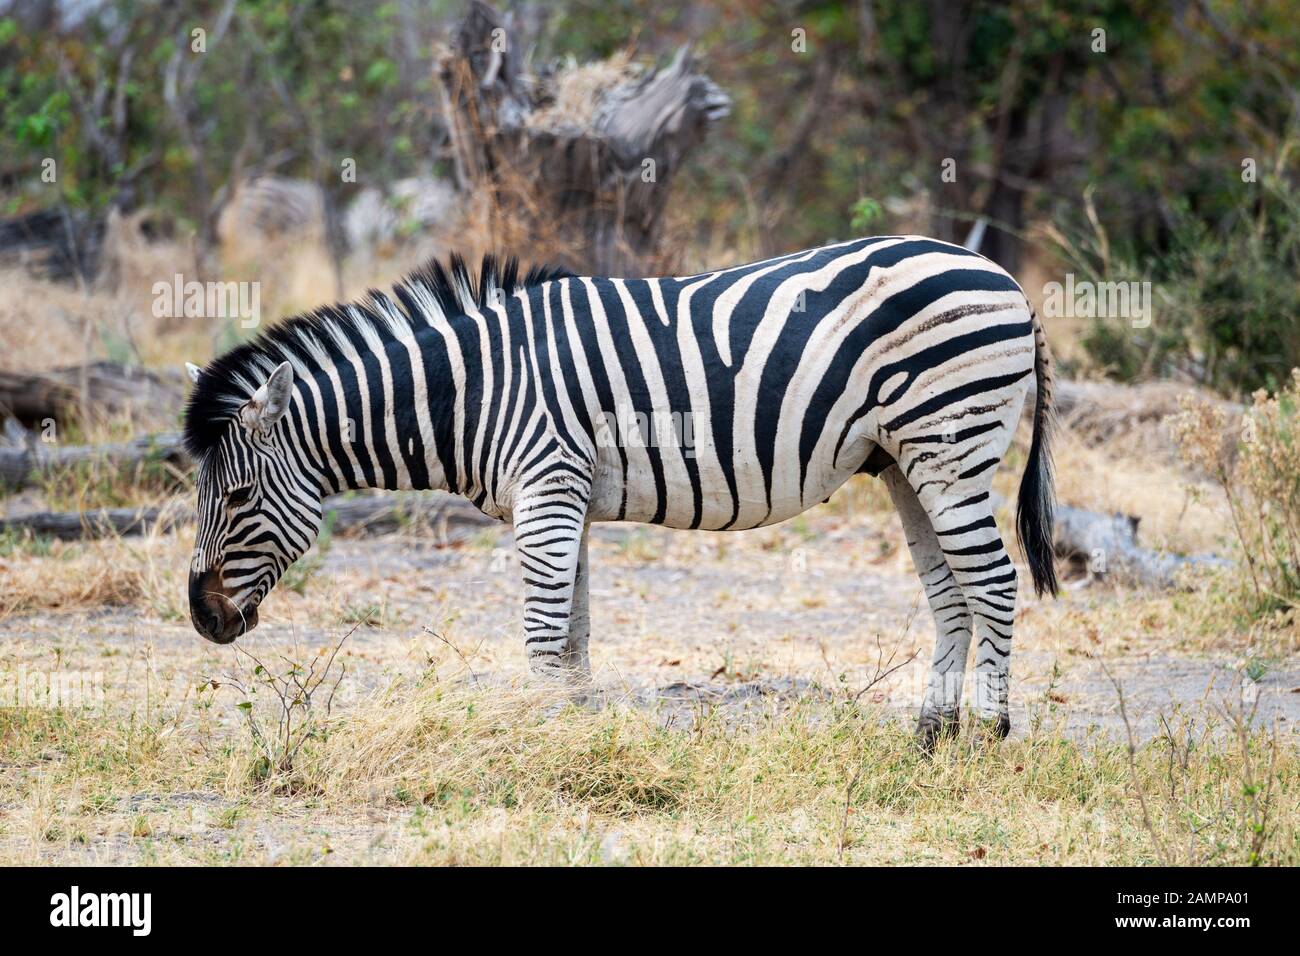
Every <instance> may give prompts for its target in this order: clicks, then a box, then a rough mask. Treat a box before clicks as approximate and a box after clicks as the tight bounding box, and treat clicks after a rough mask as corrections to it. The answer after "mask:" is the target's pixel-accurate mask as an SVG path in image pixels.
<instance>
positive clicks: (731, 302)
mask: <svg viewBox="0 0 1300 956" xmlns="http://www.w3.org/2000/svg"><path fill="white" fill-rule="evenodd" d="M196 381H197V387H196V389H195V392H194V395H193V397H192V399H191V402H190V405H189V408H188V410H187V418H186V433H187V439H188V441H189V443H190V447H191V449H192V451H194V453H195V454H196V457H198V458H199V460H200V461H201V463H202V464H201V467H200V482H199V487H200V504H201V514H202V519H201V522H200V532H199V548H198V549H197V551H196V555H195V566H194V569H193V575H192V581H191V605H192V609H194V610H195V615H194V617H195V624H196V627H198V629H199V630H200V632H202V633H204V634H205V635H206V636H208V637H211V638H214V639H217V640H233V639H234V638H235V637H236V636H238V634H240V633H242V632H243V631H244V630H246V629H247V627H248V626H249V624H248V621H249V617H250V615H251V614H253V613H255V611H256V607H257V604H258V603H259V602H260V601H261V599H262V598H263V597H264V596H265V594H266V593H267V591H269V590H270V587H271V586H272V585H273V584H274V583H275V580H276V579H278V577H279V575H280V574H281V573H282V572H283V570H284V567H286V566H287V564H288V563H290V562H291V561H292V560H295V559H296V558H297V557H298V556H300V555H301V554H302V552H303V551H304V550H305V548H306V546H307V545H309V543H310V540H311V539H312V538H313V537H314V535H315V530H316V526H317V525H318V523H319V520H320V518H319V515H320V498H321V497H322V496H324V495H326V494H329V493H332V492H336V491H339V490H342V489H344V488H358V487H383V488H396V489H400V488H446V489H448V490H450V491H452V492H455V493H458V494H462V495H465V496H466V497H468V498H469V499H470V500H471V501H473V502H474V503H475V504H476V505H477V506H478V507H479V508H480V509H482V510H483V511H484V512H486V513H488V514H490V515H493V516H496V517H499V518H502V519H503V520H506V521H509V522H511V523H512V524H513V525H514V528H515V535H516V543H517V547H518V551H519V557H520V563H521V568H522V572H523V576H524V583H525V608H524V624H523V627H524V641H525V646H526V647H527V649H528V653H529V656H530V660H531V662H532V664H533V667H534V669H535V670H537V671H538V672H540V673H543V674H547V675H554V676H559V677H562V678H566V679H575V680H582V679H585V677H586V675H587V673H588V667H589V665H588V659H587V636H588V635H587V630H588V628H589V625H588V621H589V614H588V608H587V597H586V592H587V581H586V578H587V569H586V533H587V527H588V526H589V524H590V523H591V522H594V521H640V522H650V523H655V524H663V525H667V526H670V527H675V528H698V529H705V530H717V531H721V530H741V529H746V528H755V527H760V526H763V525H769V524H773V523H775V522H779V521H783V520H785V519H787V518H790V517H792V516H793V515H796V514H799V513H801V512H803V511H805V510H807V509H808V508H810V507H812V506H813V505H815V504H817V503H819V502H821V501H824V500H825V499H827V498H828V497H829V496H830V495H831V494H832V493H833V492H834V491H835V489H836V488H838V487H839V486H840V485H841V484H843V483H844V482H845V481H846V480H847V479H848V478H849V477H850V476H852V475H853V474H855V473H858V472H863V471H865V472H869V473H871V474H875V475H879V476H880V477H881V478H882V479H883V480H884V481H885V482H886V484H887V486H888V487H889V489H890V493H891V496H892V497H893V500H894V503H895V505H896V507H897V508H898V510H899V513H900V515H901V517H902V520H903V523H904V530H905V532H906V534H907V537H908V543H909V546H910V548H911V550H912V556H913V559H914V562H915V564H916V567H917V572H918V574H919V575H920V577H921V580H922V582H923V584H924V585H925V588H926V591H927V595H928V597H929V600H930V604H931V608H932V610H933V611H934V614H935V620H936V630H937V632H938V638H937V642H936V653H935V659H934V662H933V665H932V671H931V677H930V681H929V686H928V689H927V691H926V694H925V699H924V700H923V702H922V713H921V723H920V730H921V734H922V738H923V740H924V741H925V742H926V743H927V744H928V743H932V742H933V740H934V738H935V737H936V736H937V735H939V734H941V733H945V732H950V731H952V730H954V729H955V727H956V718H957V713H958V706H959V703H960V701H961V697H962V681H963V675H964V673H965V670H966V665H967V657H968V651H969V647H970V645H971V644H972V642H973V643H974V645H975V674H976V678H977V679H976V684H975V687H974V689H973V692H972V694H971V698H972V701H973V703H974V707H975V709H976V712H977V716H978V717H980V718H982V719H984V720H987V721H988V722H989V723H990V726H991V727H992V728H993V729H994V730H995V732H998V733H1005V732H1006V730H1007V728H1008V726H1009V724H1008V718H1007V694H1008V675H1009V662H1010V650H1011V628H1012V621H1013V617H1014V610H1015V602H1016V592H1017V574H1016V569H1015V566H1014V564H1013V563H1012V561H1011V559H1010V557H1009V556H1008V554H1007V552H1006V550H1005V548H1004V546H1003V542H1002V539H1001V536H1000V534H999V532H998V528H997V525H996V523H995V522H994V519H993V508H992V500H991V496H990V488H991V483H992V478H993V473H994V470H995V469H996V466H997V465H998V463H999V462H1000V460H1001V459H1002V457H1003V455H1004V454H1005V452H1006V449H1007V447H1008V445H1009V443H1010V441H1011V438H1012V434H1013V432H1014V429H1015V427H1016V424H1017V422H1018V421H1019V418H1020V411H1021V406H1022V404H1023V402H1024V399H1025V396H1026V393H1027V391H1028V389H1029V388H1030V386H1031V384H1033V383H1034V382H1035V381H1037V385H1038V388H1037V391H1036V395H1037V407H1036V414H1035V426H1034V437H1033V440H1032V444H1031V450H1030V461H1029V465H1028V468H1027V470H1026V473H1025V476H1024V479H1023V481H1022V485H1021V493H1020V515H1019V531H1020V533H1021V538H1022V543H1023V545H1024V548H1025V553H1026V556H1027V558H1028V561H1029V566H1030V571H1031V575H1032V578H1033V582H1034V584H1035V586H1036V587H1037V588H1038V589H1039V590H1050V589H1053V588H1054V587H1055V580H1054V574H1053V571H1052V563H1051V553H1050V523H1051V482H1050V469H1049V467H1048V453H1047V447H1046V444H1047V437H1048V421H1049V414H1048V413H1049V410H1050V398H1051V368H1050V356H1049V354H1048V350H1047V344H1046V340H1045V338H1044V336H1043V332H1042V327H1041V324H1040V323H1039V321H1038V319H1037V317H1036V316H1035V315H1034V313H1033V311H1032V310H1031V309H1030V307H1029V305H1028V303H1027V302H1026V300H1025V297H1024V294H1023V292H1022V291H1021V290H1020V288H1019V286H1018V285H1017V284H1016V283H1015V281H1014V280H1013V279H1012V278H1011V277H1010V276H1008V275H1007V274H1006V273H1005V272H1004V271H1003V270H1002V269H1000V268H999V267H998V266H996V265H995V264H993V263H992V262H989V261H988V260H986V259H984V258H982V257H980V256H978V255H975V254H973V253H971V252H969V251H968V250H966V249H964V248H962V247H960V246H954V245H950V244H947V243H942V242H938V241H935V240H930V239H924V238H919V237H881V238H873V239H861V240H855V241H852V242H846V243H840V244H837V245H832V246H827V247H824V248H820V249H814V250H809V251H806V252H800V253H795V254H792V255H788V256H782V257H780V258H777V259H772V260H768V261H765V262H759V263H753V264H750V265H746V266H740V267H737V268H732V269H723V270H719V271H717V272H711V273H706V274H703V275H698V276H691V277H686V278H658V279H609V278H591V277H577V276H572V275H568V274H565V273H560V272H557V271H553V270H552V271H546V270H534V272H532V273H530V274H529V275H528V276H526V277H524V278H523V279H522V280H521V279H520V278H519V276H518V275H517V272H516V269H515V267H514V265H513V263H508V264H507V265H506V266H505V268H504V269H498V268H497V266H496V265H495V263H494V262H492V261H491V260H487V261H485V264H484V267H483V269H482V271H481V273H480V275H479V277H478V278H477V280H476V279H475V277H474V276H473V275H472V274H471V273H470V272H469V270H468V269H466V268H465V266H464V265H463V264H462V263H461V262H460V261H459V260H453V263H452V267H451V270H450V272H448V271H445V270H443V269H442V267H441V266H439V265H437V264H434V265H431V266H430V267H429V268H427V269H426V270H424V271H422V272H420V273H417V274H416V275H414V276H411V277H410V278H408V279H407V280H406V281H404V282H402V283H400V284H399V285H398V286H396V287H395V289H394V291H393V294H392V295H391V296H389V295H383V294H379V293H371V294H370V296H369V297H368V298H367V299H366V300H365V301H364V302H361V303H357V304H355V305H351V306H344V307H338V308H331V309H324V310H320V311H318V312H316V313H313V314H311V315H309V316H304V317H302V318H299V319H295V320H291V321H289V322H287V323H284V324H282V325H280V326H277V327H275V328H273V329H271V330H270V331H269V332H267V333H266V334H264V335H263V336H262V337H261V338H259V339H258V340H257V341H255V342H253V343H249V344H247V345H244V346H241V347H240V348H239V349H236V350H235V351H234V352H232V353H230V354H228V355H226V356H223V357H221V358H220V359H217V360H216V361H215V362H213V363H212V364H211V365H209V366H208V367H207V368H206V369H203V370H202V371H201V372H200V373H199V374H198V375H197V379H196ZM232 491H233V492H235V493H236V494H235V497H236V499H237V502H236V506H234V507H232V506H231V504H230V496H231V492H232ZM245 491H246V493H244V492H245ZM241 522H260V525H258V527H260V528H261V533H260V534H258V533H255V532H254V531H252V530H251V527H252V526H251V525H250V526H249V527H247V528H245V529H244V530H243V531H242V532H241V530H240V523H241ZM277 529H278V530H277ZM232 539H233V540H244V541H248V540H253V539H257V540H259V541H261V542H263V543H262V544H260V545H259V547H257V548H249V549H247V553H243V552H242V551H241V552H240V553H238V554H237V555H232V549H231V548H230V546H229V542H230V541H231V540H232ZM214 595H215V596H214Z"/></svg>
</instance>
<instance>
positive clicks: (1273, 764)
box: [0, 674, 1300, 865]
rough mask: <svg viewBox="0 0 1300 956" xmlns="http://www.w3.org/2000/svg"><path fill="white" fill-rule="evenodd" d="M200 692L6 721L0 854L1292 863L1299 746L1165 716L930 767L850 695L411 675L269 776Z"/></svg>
mask: <svg viewBox="0 0 1300 956" xmlns="http://www.w3.org/2000/svg"><path fill="white" fill-rule="evenodd" d="M216 693H219V692H216V691H212V690H210V689H204V690H200V691H199V692H198V693H197V694H190V695H187V696H184V697H181V698H179V699H176V700H164V701H161V702H160V703H159V704H158V705H156V707H155V711H154V713H153V714H152V715H146V714H144V713H142V712H140V711H138V710H137V711H135V712H133V713H131V714H130V715H129V716H128V715H124V714H121V713H115V712H110V713H108V714H100V713H96V714H85V715H81V714H75V713H68V712H58V711H55V712H50V711H36V710H13V709H9V710H5V711H0V747H3V749H4V752H5V753H6V754H7V755H8V757H7V763H8V766H9V768H10V769H9V770H8V771H7V772H6V773H5V774H4V776H3V778H0V801H3V802H5V803H6V804H7V805H9V806H11V807H13V808H14V809H13V812H11V813H9V814H7V816H6V820H5V822H4V823H3V824H0V859H3V860H4V861H6V862H35V861H38V860H42V859H44V858H46V857H48V855H49V854H51V853H56V852H57V853H64V854H68V855H69V856H71V857H78V856H80V857H81V858H92V859H93V858H94V857H95V854H96V852H105V851H106V850H110V849H112V848H113V847H115V846H116V847H119V849H120V845H121V844H123V843H125V844H127V845H128V846H130V847H131V848H132V849H133V850H134V854H133V855H134V856H135V857H136V858H139V859H144V860H150V861H157V862H181V861H197V862H208V863H212V862H276V861H287V862H309V861H321V860H325V859H333V860H337V861H339V862H360V861H365V862H376V861H381V862H404V863H437V864H451V863H491V864H495V863H506V864H517V863H529V864H539V863H540V864H547V863H550V864H556V863H559V864H571V863H633V864H681V863H712V864H763V863H783V864H792V863H797V864H810V863H820V864H826V863H830V864H834V863H840V862H843V863H885V862H888V863H950V864H953V863H956V864H961V863H971V862H976V861H978V862H984V863H993V864H996V863H1019V864H1026V863H1029V864H1043V863H1051V864H1082V865H1095V864H1105V865H1128V864H1146V863H1154V862H1180V863H1186V864H1194V865H1205V864H1243V863H1249V862H1256V861H1258V862H1263V863H1268V864H1290V865H1294V864H1295V863H1297V862H1300V846H1298V845H1297V837H1296V834H1297V824H1298V823H1300V762H1298V761H1297V754H1296V751H1295V750H1294V749H1293V748H1287V747H1285V746H1280V747H1276V749H1275V745H1274V743H1273V742H1271V741H1270V740H1268V739H1266V738H1264V737H1262V736H1247V737H1245V738H1236V737H1233V736H1232V735H1231V734H1227V735H1221V736H1215V735H1214V734H1212V733H1208V732H1205V731H1201V730H1197V731H1195V732H1193V731H1190V730H1188V729H1186V728H1180V727H1178V726H1177V725H1176V724H1174V725H1173V726H1172V727H1171V729H1170V731H1169V734H1168V735H1167V737H1166V738H1163V739H1159V740H1156V741H1153V742H1152V743H1150V744H1147V745H1144V746H1140V747H1138V748H1137V749H1136V751H1135V753H1134V755H1133V758H1132V760H1131V761H1130V756H1129V753H1128V750H1127V748H1126V747H1125V746H1123V745H1122V744H1117V743H1107V742H1103V741H1098V742H1094V743H1092V744H1088V745H1084V744H1079V743H1072V742H1068V741H1066V740H1063V739H1061V738H1059V737H1057V736H1055V735H1053V734H1050V733H1042V734H1034V735H1031V736H1030V737H1029V738H1028V739H1026V740H1023V741H1018V742H1014V743H1007V744H1004V745H1002V746H1001V747H991V748H990V747H987V746H985V745H982V744H980V743H978V742H973V741H971V740H962V741H958V742H955V743H953V744H951V745H949V746H946V747H945V748H943V749H941V750H940V751H939V753H938V754H936V755H935V756H934V757H933V758H932V759H926V758H923V757H921V756H920V755H918V753H917V752H916V751H915V749H914V747H913V746H912V744H911V740H910V736H909V735H908V734H907V733H906V732H905V731H904V730H902V729H901V728H899V727H898V726H897V725H893V724H889V723H882V722H881V721H880V719H879V715H877V714H875V713H873V712H872V711H871V710H870V708H867V709H862V708H859V707H858V706H856V705H850V704H812V703H802V704H799V705H797V706H796V707H795V708H794V709H793V710H792V711H789V712H786V713H783V714H772V715H767V716H762V717H759V718H756V719H755V720H754V721H752V722H751V723H750V724H749V725H747V726H745V727H742V728H737V727H735V726H734V725H733V724H732V723H731V722H729V721H727V720H725V719H723V718H722V717H721V716H720V715H717V714H710V713H703V714H701V716H700V719H699V720H698V721H697V722H696V725H695V727H694V728H693V729H692V730H690V731H685V730H672V729H665V728H664V727H662V726H660V725H659V723H658V722H657V721H656V720H655V719H654V718H653V716H652V715H650V714H647V713H645V712H642V711H637V710H629V709H627V708H625V707H621V706H612V707H609V708H606V709H604V710H600V711H598V712H590V711H586V710H582V709H578V708H573V707H568V706H564V705H556V704H554V703H552V704H549V705H547V704H545V703H544V702H539V700H538V698H537V696H536V695H535V694H527V693H522V692H513V691H509V690H506V689H502V688H496V689H492V690H488V691H478V690H473V689H469V688H466V687H465V686H463V685H460V684H457V683H447V682H446V681H441V680H438V679H437V678H436V677H435V676H434V675H433V674H426V676H425V677H424V678H423V679H421V680H416V681H414V682H406V683H397V684H394V685H393V686H390V687H389V688H387V689H386V690H384V691H382V692H380V693H379V694H377V695H376V696H374V697H373V698H370V699H368V700H366V701H365V702H363V703H361V704H359V705H358V706H356V707H354V708H351V709H349V710H348V711H347V712H345V713H340V714H338V715H336V716H335V717H333V718H330V719H328V720H324V721H322V722H321V724H320V726H319V728H318V733H316V734H315V735H314V736H313V737H312V738H311V740H310V741H309V742H308V745H307V746H306V747H305V748H304V749H303V751H302V752H301V753H300V755H299V759H298V761H297V764H296V766H295V767H294V768H293V769H292V770H291V771H289V772H287V773H286V774H283V775H281V776H279V777H273V778H271V779H269V780H268V779H266V778H264V777H262V776H259V773H258V772H257V770H256V766H257V752H256V749H255V748H254V747H253V746H252V744H251V743H250V742H249V741H248V740H247V739H246V738H245V737H243V736H241V735H240V733H239V729H238V728H234V729H229V730H223V729H222V728H220V727H218V726H216V725H215V721H214V720H213V719H212V707H213V703H212V698H213V695H214V694H216ZM1266 774H1267V775H1268V776H1267V779H1268V780H1271V784H1269V785H1268V786H1267V788H1265V786H1264V784H1265V782H1266V781H1265V776H1264V775H1266ZM195 792H200V793H209V794H212V798H211V799H210V800H207V801H203V802H199V801H195V800H194V799H193V797H192V794H193V793H195ZM1139 794H1140V795H1141V800H1139ZM1261 801H1264V803H1263V805H1262V806H1261ZM1143 803H1145V804H1146V807H1147V816H1148V817H1149V821H1150V825H1149V826H1148V824H1147V823H1146V822H1144V819H1143V812H1142V809H1141V806H1142V804H1143ZM1008 807H1015V813H1008V812H1007V808H1008ZM1261 819H1262V821H1263V823H1262V831H1259V830H1258V828H1259V827H1260V826H1261V823H1260V821H1261ZM306 820H314V821H317V825H318V827H320V829H314V828H311V827H303V826H302V823H303V822H305V821H306ZM326 820H328V821H329V824H328V827H327V828H326V827H322V826H321V825H322V824H324V822H325V821H326ZM223 831H224V832H223ZM1153 833H1154V834H1156V836H1155V837H1153ZM258 834H260V837H259V836H256V835H258Z"/></svg>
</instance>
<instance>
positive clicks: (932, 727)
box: [916, 710, 961, 754]
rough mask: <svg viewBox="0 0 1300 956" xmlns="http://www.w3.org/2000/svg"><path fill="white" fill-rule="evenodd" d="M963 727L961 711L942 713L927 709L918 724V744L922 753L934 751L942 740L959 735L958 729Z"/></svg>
mask: <svg viewBox="0 0 1300 956" xmlns="http://www.w3.org/2000/svg"><path fill="white" fill-rule="evenodd" d="M960 729H961V713H960V712H959V711H955V710H954V711H951V712H949V713H941V712H939V711H926V712H923V713H922V714H921V719H920V720H919V721H918V722H917V724H916V745H917V746H918V747H920V748H921V752H922V753H927V754H931V753H934V748H935V747H937V746H938V744H939V741H940V740H951V739H952V738H954V737H956V736H957V731H958V730H960Z"/></svg>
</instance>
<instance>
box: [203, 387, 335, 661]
mask: <svg viewBox="0 0 1300 956" xmlns="http://www.w3.org/2000/svg"><path fill="white" fill-rule="evenodd" d="M188 368H189V371H190V376H191V378H193V379H194V381H195V383H196V385H197V386H198V387H197V388H196V389H195V394H194V397H192V398H191V400H190V404H189V407H188V408H187V410H186V421H185V432H186V442H187V444H188V446H189V448H190V450H191V453H193V454H194V455H195V458H196V459H197V461H198V492H199V517H198V521H199V526H198V534H197V536H196V538H195V542H194V557H193V560H192V562H191V564H190V584H189V597H190V619H191V620H192V621H193V622H194V628H195V630H197V631H198V632H199V633H200V634H202V635H203V636H204V637H206V638H207V639H208V640H210V641H214V642H216V643H218V644H229V643H230V642H231V641H233V640H235V638H237V637H239V636H240V635H241V634H244V633H246V632H248V631H250V630H252V629H253V628H254V627H256V626H257V608H258V605H259V604H260V603H261V602H262V599H263V598H265V597H266V595H267V593H268V592H269V591H270V590H271V588H272V587H274V586H275V583H276V582H277V581H278V580H279V579H280V576H281V575H282V574H283V573H284V571H285V569H286V568H287V567H289V565H291V564H292V563H293V562H294V561H296V560H298V558H300V557H302V555H303V554H304V553H305V552H306V550H307V549H308V548H309V547H310V546H311V544H312V542H313V541H315V540H316V536H317V534H318V533H319V531H320V526H321V513H322V505H321V501H322V498H321V492H320V489H319V488H318V487H317V485H316V484H315V483H314V482H312V481H310V480H308V478H307V476H305V475H303V474H302V473H301V470H300V469H298V468H296V467H294V465H293V460H294V459H293V456H292V455H291V454H290V453H289V449H288V447H287V443H288V442H289V441H290V438H289V428H288V427H287V426H288V425H289V423H288V422H287V421H285V413H286V412H287V411H288V410H289V405H290V400H291V397H292V394H293V367H292V365H290V363H288V362H283V363H281V364H280V365H279V366H277V367H276V368H275V370H274V371H273V372H271V373H270V375H269V377H267V378H266V380H265V381H264V382H262V384H261V385H260V386H259V387H258V388H257V389H256V390H253V391H252V394H251V395H250V394H249V391H247V390H245V391H243V395H246V396H248V397H247V398H246V399H245V400H244V401H242V402H237V401H236V400H233V399H232V394H238V393H232V391H231V390H230V388H229V385H228V383H221V382H213V381H210V380H209V379H210V378H212V377H213V376H220V375H221V374H222V372H223V369H222V368H221V363H220V362H218V363H215V364H214V366H213V367H211V368H210V369H209V370H208V371H200V370H199V369H198V368H197V367H195V366H193V365H190V366H188ZM263 374H265V373H263ZM249 384H250V385H251V383H249Z"/></svg>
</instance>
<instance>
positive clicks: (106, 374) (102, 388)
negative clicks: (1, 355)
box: [0, 362, 183, 432]
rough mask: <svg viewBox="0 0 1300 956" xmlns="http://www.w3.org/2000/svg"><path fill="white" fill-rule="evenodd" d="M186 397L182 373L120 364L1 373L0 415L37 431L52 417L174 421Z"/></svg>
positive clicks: (59, 420)
mask: <svg viewBox="0 0 1300 956" xmlns="http://www.w3.org/2000/svg"><path fill="white" fill-rule="evenodd" d="M182 395H183V389H182V387H181V383H180V381H179V375H176V376H174V377H173V379H172V380H170V381H169V380H168V379H167V377H166V376H165V375H160V374H158V373H155V372H150V371H147V370H145V369H142V368H138V367H135V366H128V365H123V364H121V363H119V362H91V363H89V364H86V365H70V366H67V367H65V368H57V369H53V370H51V371H48V372H6V371H0V418H5V417H13V418H16V419H17V420H18V421H20V422H22V424H24V425H25V426H27V427H28V428H31V429H33V430H35V431H37V432H41V431H43V430H44V429H45V428H46V427H47V425H48V423H49V422H50V421H53V422H55V423H56V424H57V425H58V426H60V427H64V426H67V425H69V424H72V423H77V424H80V425H82V426H86V425H88V424H90V423H91V422H93V421H96V420H112V419H115V418H121V417H130V418H132V419H133V420H135V421H137V422H138V421H139V419H140V418H142V417H144V418H146V419H152V418H158V417H165V418H164V420H171V421H174V420H175V419H174V418H172V416H174V415H175V412H176V408H177V407H178V406H179V405H180V401H181V398H182Z"/></svg>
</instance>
